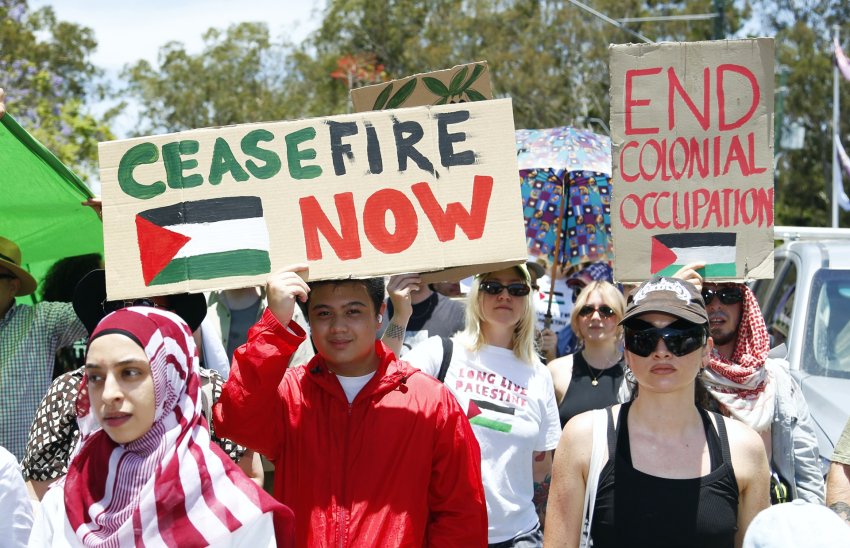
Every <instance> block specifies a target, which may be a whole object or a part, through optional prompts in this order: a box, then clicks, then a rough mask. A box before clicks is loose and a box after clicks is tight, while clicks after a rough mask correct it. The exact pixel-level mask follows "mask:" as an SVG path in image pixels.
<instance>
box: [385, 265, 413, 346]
mask: <svg viewBox="0 0 850 548" xmlns="http://www.w3.org/2000/svg"><path fill="white" fill-rule="evenodd" d="M421 283H422V280H421V279H420V278H419V274H398V275H396V276H390V280H389V282H388V283H387V293H388V294H389V297H390V301H391V302H392V303H393V317H392V318H390V319H389V320H388V321H389V325H387V329H386V330H385V331H384V335H383V336H382V337H381V341H382V342H383V343H384V344H385V345H387V346H388V347H389V348H390V350H392V351H393V353H394V354H395V355H396V356H400V355H401V348H402V346H403V345H404V334H405V332H406V331H407V322H408V321H410V316H411V314H413V303H412V301H411V296H410V292H411V291H415V290H418V289H419V285H420V284H421Z"/></svg>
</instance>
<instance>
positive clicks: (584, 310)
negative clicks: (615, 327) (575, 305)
mask: <svg viewBox="0 0 850 548" xmlns="http://www.w3.org/2000/svg"><path fill="white" fill-rule="evenodd" d="M594 312H599V315H600V316H601V317H603V318H610V317H611V316H613V315H614V309H613V308H611V307H610V306H608V305H607V304H603V305H602V306H590V305H589V304H586V305H584V306H582V307H581V308H580V309H579V311H578V315H579V317H581V318H586V317H588V316H592V315H593V313H594Z"/></svg>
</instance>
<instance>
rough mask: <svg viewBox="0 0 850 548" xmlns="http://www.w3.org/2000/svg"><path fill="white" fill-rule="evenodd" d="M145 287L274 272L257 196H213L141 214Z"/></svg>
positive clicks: (138, 219)
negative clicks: (208, 198)
mask: <svg viewBox="0 0 850 548" xmlns="http://www.w3.org/2000/svg"><path fill="white" fill-rule="evenodd" d="M136 235H137V237H138V241H139V256H140V258H141V261H142V276H143V277H144V280H145V285H146V286H152V285H163V284H171V283H175V282H182V281H186V280H211V279H214V278H227V277H230V276H254V275H257V274H266V273H268V272H271V262H270V260H269V233H268V229H267V228H266V222H265V220H264V219H263V203H262V201H261V200H260V198H258V197H256V196H237V197H234V198H213V199H210V200H198V201H195V202H180V203H178V204H174V205H170V206H167V207H159V208H156V209H148V210H146V211H142V212H140V213H138V214H137V215H136Z"/></svg>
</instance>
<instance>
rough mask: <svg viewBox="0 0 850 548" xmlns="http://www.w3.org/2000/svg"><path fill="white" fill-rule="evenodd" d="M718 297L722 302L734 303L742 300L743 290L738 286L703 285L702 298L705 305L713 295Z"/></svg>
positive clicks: (711, 299)
mask: <svg viewBox="0 0 850 548" xmlns="http://www.w3.org/2000/svg"><path fill="white" fill-rule="evenodd" d="M715 296H716V297H717V298H718V299H720V302H721V303H723V304H735V303H739V302H741V301H743V300H744V291H743V290H742V289H741V288H740V287H734V286H732V287H704V288H703V289H702V300H704V301H705V306H708V305H709V304H711V301H713V300H714V297H715Z"/></svg>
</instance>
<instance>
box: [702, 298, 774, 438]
mask: <svg viewBox="0 0 850 548" xmlns="http://www.w3.org/2000/svg"><path fill="white" fill-rule="evenodd" d="M739 287H741V289H742V290H743V292H744V302H743V308H742V310H741V321H740V323H739V324H738V340H737V342H736V344H735V351H734V352H733V353H732V358H731V359H728V360H727V359H726V358H724V357H722V356H721V355H720V354H719V353H718V352H717V351H714V352H712V354H711V361H710V363H709V366H708V367H707V368H706V369H705V371H704V372H703V373H704V374H703V383H704V384H705V387H706V388H707V389H708V391H709V393H711V395H712V396H713V397H714V398H715V399H716V400H717V401H718V402H719V403H720V405H721V406H722V407H723V408H724V409H726V410H727V411H729V414H730V415H731V416H732V417H734V418H736V419H738V420H740V421H741V422H743V423H745V424H747V425H749V426H750V427H751V428H753V429H754V430H755V431H757V432H764V431H766V430H767V429H768V428H770V424H771V421H772V419H773V411H774V400H775V397H776V390H775V382H773V380H772V378H771V375H770V373H769V371H768V369H767V368H765V366H764V364H765V361H767V354H768V352H769V351H770V336H769V335H768V334H767V326H766V325H765V323H764V317H763V316H762V315H761V310H759V305H758V301H757V300H756V296H755V295H754V294H753V292H752V291H751V290H750V288H749V287H747V286H746V285H743V284H740V286H739Z"/></svg>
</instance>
